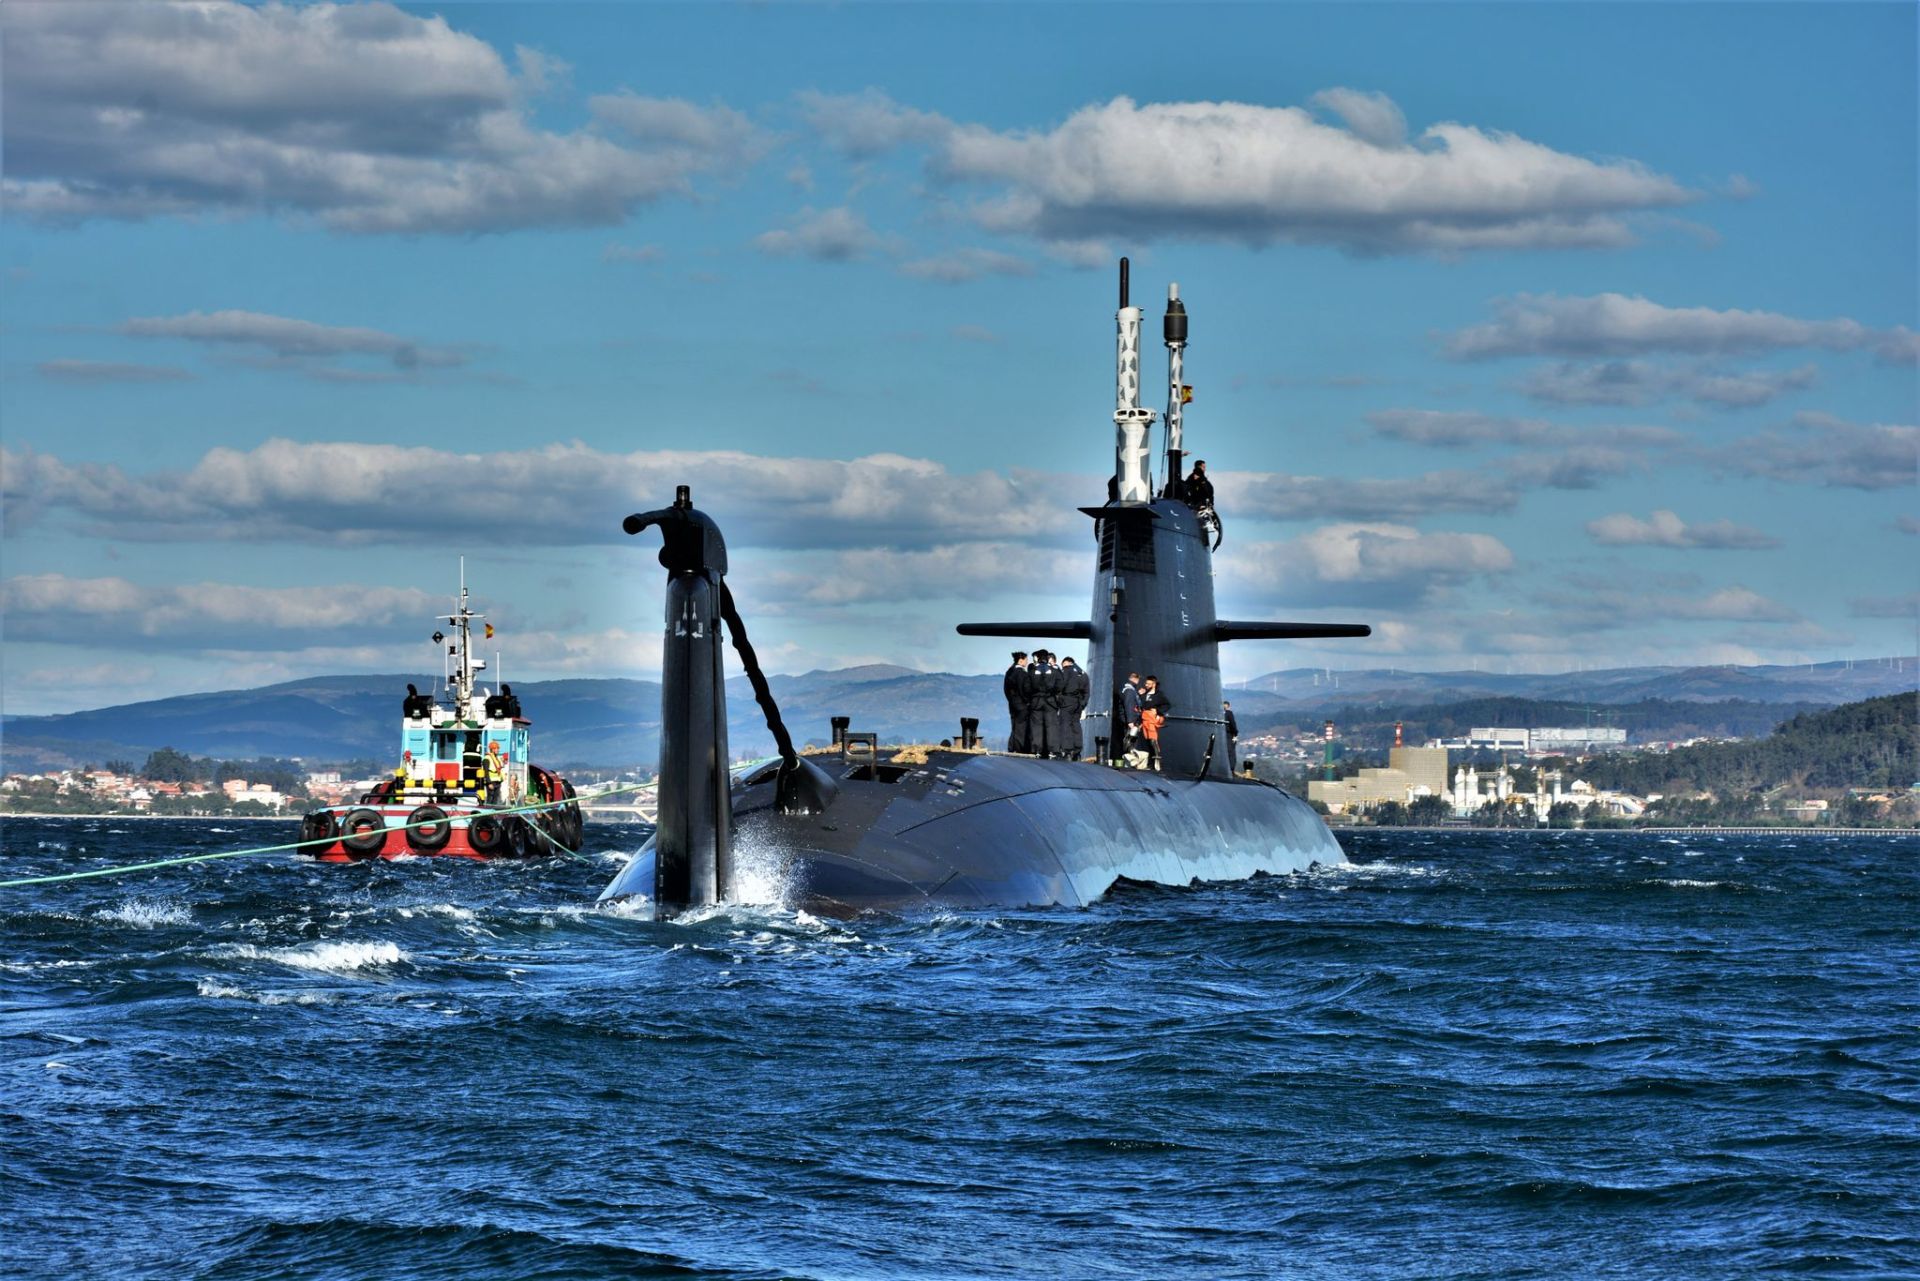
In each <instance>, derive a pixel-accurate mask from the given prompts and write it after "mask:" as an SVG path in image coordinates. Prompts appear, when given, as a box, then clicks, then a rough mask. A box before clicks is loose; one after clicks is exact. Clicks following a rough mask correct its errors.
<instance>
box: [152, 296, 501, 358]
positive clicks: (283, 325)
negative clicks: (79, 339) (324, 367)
mask: <svg viewBox="0 0 1920 1281" xmlns="http://www.w3.org/2000/svg"><path fill="white" fill-rule="evenodd" d="M120 332H121V333H123V334H128V335H130V336H132V337H135V338H176V339H181V340H183V341H186V342H195V343H204V344H210V345H214V346H228V347H255V348H259V349H261V350H264V351H267V352H270V353H271V354H273V355H275V356H280V357H286V358H289V359H291V360H294V361H295V362H298V361H299V360H301V359H303V358H306V357H333V356H350V355H364V356H375V357H378V358H380V359H383V360H386V361H389V362H391V363H392V365H393V367H394V368H395V369H401V370H415V369H423V368H446V367H451V366H458V365H464V364H466V363H467V357H466V355H465V353H463V352H461V351H459V350H457V349H455V348H452V347H431V346H428V345H426V344H424V343H420V342H416V341H414V340H413V339H411V338H402V337H400V336H398V335H397V334H389V333H383V332H381V331H380V330H378V329H360V328H353V327H349V326H343V325H321V324H315V323H314V322H313V321H310V320H295V319H293V318H291V317H288V316H270V315H266V314H264V313H262V312H257V311H213V312H203V311H192V312H188V313H186V314H185V315H181V316H143V317H137V318H135V319H133V320H129V321H127V322H126V323H125V324H123V325H121V326H120Z"/></svg>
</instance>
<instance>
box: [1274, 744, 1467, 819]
mask: <svg viewBox="0 0 1920 1281" xmlns="http://www.w3.org/2000/svg"><path fill="white" fill-rule="evenodd" d="M1446 794H1447V749H1446V748H1444V747H1396V748H1394V749H1393V750H1392V751H1391V752H1389V753H1387V767H1386V768H1385V769H1363V770H1361V771H1360V772H1359V773H1358V774H1356V775H1354V776H1353V777H1352V778H1341V779H1332V780H1327V779H1315V780H1310V781H1309V782H1308V783H1307V799H1308V800H1309V801H1319V802H1320V803H1321V804H1323V805H1325V806H1326V807H1327V810H1328V812H1329V813H1333V814H1349V813H1353V812H1356V811H1358V810H1363V809H1366V808H1367V807H1368V806H1370V805H1378V804H1380V803H1381V802H1383V801H1398V802H1400V803H1401V804H1402V805H1406V804H1409V803H1411V802H1412V801H1413V799H1414V798H1415V797H1417V796H1445V795H1446Z"/></svg>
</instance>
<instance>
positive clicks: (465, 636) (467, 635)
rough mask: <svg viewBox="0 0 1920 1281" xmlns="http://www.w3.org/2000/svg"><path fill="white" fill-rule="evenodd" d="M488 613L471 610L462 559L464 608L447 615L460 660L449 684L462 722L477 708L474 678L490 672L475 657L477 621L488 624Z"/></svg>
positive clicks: (465, 559) (464, 566)
mask: <svg viewBox="0 0 1920 1281" xmlns="http://www.w3.org/2000/svg"><path fill="white" fill-rule="evenodd" d="M486 617H487V616H486V615H485V614H476V613H474V612H473V610H471V609H469V608H468V607H467V558H466V557H465V556H462V557H461V558H460V608H459V609H457V610H456V611H454V612H453V613H451V614H449V615H447V623H448V625H449V626H451V627H453V628H454V629H455V632H456V641H455V651H456V653H455V655H454V656H455V657H456V658H457V659H458V660H459V662H458V664H457V665H456V666H455V668H454V670H453V672H452V674H451V675H449V676H448V677H447V683H448V684H449V685H451V686H453V698H454V713H455V715H456V716H457V717H458V718H459V719H461V720H466V719H468V717H469V715H470V714H471V712H472V708H473V677H474V673H475V672H481V671H485V670H486V666H487V662H486V660H485V659H483V658H475V657H474V656H473V620H474V619H476V618H477V619H479V620H481V622H482V624H483V625H484V624H485V621H486Z"/></svg>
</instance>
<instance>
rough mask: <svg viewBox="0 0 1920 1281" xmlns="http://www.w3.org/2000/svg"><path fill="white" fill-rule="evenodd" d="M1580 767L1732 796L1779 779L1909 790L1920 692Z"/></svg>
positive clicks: (1917, 747) (1613, 782)
mask: <svg viewBox="0 0 1920 1281" xmlns="http://www.w3.org/2000/svg"><path fill="white" fill-rule="evenodd" d="M1579 775H1580V777H1581V778H1584V779H1586V780H1587V781H1588V782H1590V783H1592V784H1593V785H1594V786H1596V787H1601V788H1614V789H1617V790H1620V791H1627V792H1634V793H1638V794H1641V795H1644V794H1646V793H1649V792H1663V793H1671V792H1695V791H1705V792H1712V793H1714V794H1715V795H1716V796H1721V797H1726V796H1730V795H1731V796H1738V795H1741V794H1744V793H1748V792H1752V791H1755V790H1765V789H1771V788H1777V787H1789V788H1792V789H1795V791H1796V793H1806V792H1813V791H1829V792H1831V791H1837V790H1839V789H1844V788H1848V787H1872V788H1888V789H1894V790H1899V791H1904V790H1906V789H1907V788H1908V787H1911V786H1912V785H1913V784H1914V783H1915V782H1916V781H1920V698H1916V696H1915V695H1914V694H1911V693H1905V694H1890V695H1887V696H1886V697H1884V698H1871V699H1866V700H1863V701H1861V702H1858V703H1848V704H1846V705H1844V706H1841V707H1835V708H1830V709H1828V710H1826V711H1821V712H1809V713H1804V714H1802V715H1799V716H1795V717H1794V718H1793V719H1792V720H1789V721H1787V722H1786V723H1785V724H1783V725H1781V726H1780V728H1779V729H1778V730H1777V731H1775V732H1774V733H1773V734H1771V735H1770V736H1768V737H1766V738H1763V739H1756V740H1754V741H1753V742H1747V743H1703V744H1701V745H1699V746H1697V747H1683V748H1679V749H1677V750H1675V751H1672V752H1665V753H1653V752H1646V753H1638V752H1637V753H1632V754H1624V755H1615V756H1606V757H1600V758H1596V759H1594V760H1590V761H1586V762H1584V763H1582V764H1581V766H1580V767H1579Z"/></svg>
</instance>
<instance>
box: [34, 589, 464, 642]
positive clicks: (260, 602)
mask: <svg viewBox="0 0 1920 1281" xmlns="http://www.w3.org/2000/svg"><path fill="white" fill-rule="evenodd" d="M441 608H442V602H441V598H440V597H439V596H437V595H434V594H431V593H428V592H424V591H418V590H415V589H412V588H389V587H365V586H357V585H347V584H340V585H336V586H330V587H243V586H236V585H234V584H231V583H186V584H181V585H178V586H170V587H146V586H141V585H139V584H136V583H132V582H129V581H128V580H126V579H124V578H70V577H68V576H66V575H64V574H33V575H25V576H22V577H17V578H10V579H8V580H6V582H4V583H0V612H4V613H5V615H6V619H7V633H8V635H9V637H10V638H13V639H16V640H23V641H55V642H67V643H91V642H96V641H98V640H99V639H100V638H101V636H102V635H105V634H113V633H117V634H121V635H129V636H138V637H140V638H141V639H142V640H143V641H145V642H148V643H151V644H156V645H162V644H164V645H169V646H182V647H192V648H198V647H201V646H206V645H224V646H229V647H231V646H235V645H236V644H243V643H244V642H249V641H250V642H252V643H254V644H266V643H281V644H284V643H285V642H286V640H287V639H288V637H289V635H299V634H303V633H310V634H316V635H318V634H326V633H339V632H343V631H349V630H350V631H352V632H353V633H354V634H355V635H360V636H366V635H368V634H380V633H393V634H398V632H399V630H400V629H402V628H404V627H407V626H412V625H413V624H424V623H426V622H428V621H430V620H431V619H432V618H433V617H434V616H435V614H437V613H438V612H439V611H440V610H441Z"/></svg>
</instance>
